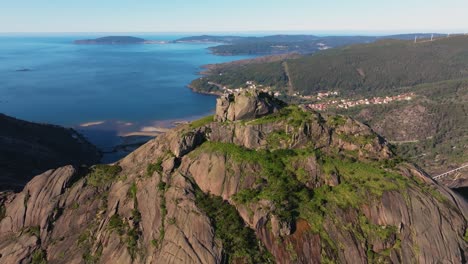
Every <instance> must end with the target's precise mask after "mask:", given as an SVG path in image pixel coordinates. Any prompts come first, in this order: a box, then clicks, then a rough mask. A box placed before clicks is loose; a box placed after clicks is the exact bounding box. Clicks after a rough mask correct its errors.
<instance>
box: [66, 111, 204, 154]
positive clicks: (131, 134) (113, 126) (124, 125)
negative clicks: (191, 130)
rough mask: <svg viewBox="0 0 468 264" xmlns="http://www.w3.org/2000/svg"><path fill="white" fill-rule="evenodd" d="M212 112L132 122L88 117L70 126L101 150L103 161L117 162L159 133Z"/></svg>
mask: <svg viewBox="0 0 468 264" xmlns="http://www.w3.org/2000/svg"><path fill="white" fill-rule="evenodd" d="M212 113H213V111H210V112H208V113H205V114H202V115H195V116H188V117H185V118H175V119H166V120H148V121H140V122H133V123H132V122H126V121H120V120H104V121H102V120H101V121H89V122H85V123H81V124H78V125H75V126H72V127H71V128H72V129H74V130H75V131H76V132H78V133H79V134H81V135H82V136H83V137H84V138H86V140H88V141H89V142H91V143H92V144H93V145H94V146H95V147H96V148H97V149H99V151H101V153H102V154H103V156H102V159H101V163H114V162H116V161H118V160H120V159H122V158H124V157H125V156H127V155H128V154H130V153H131V152H133V151H135V150H136V149H138V148H139V147H141V146H142V145H144V144H146V143H147V142H148V141H150V140H152V139H154V138H156V137H158V136H159V135H161V134H164V133H166V132H167V131H169V130H171V129H173V128H176V127H178V126H182V125H185V124H189V123H190V122H191V121H194V120H197V119H200V118H202V117H204V116H207V115H209V114H212Z"/></svg>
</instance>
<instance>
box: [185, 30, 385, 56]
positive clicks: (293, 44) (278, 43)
mask: <svg viewBox="0 0 468 264" xmlns="http://www.w3.org/2000/svg"><path fill="white" fill-rule="evenodd" d="M376 39H377V37H371V36H330V37H328V36H323V37H319V36H314V35H273V36H264V37H239V36H205V35H203V36H193V37H186V38H182V39H179V40H176V41H183V42H186V41H189V42H213V43H224V44H223V45H219V46H215V47H211V48H210V50H211V51H212V52H213V53H215V54H219V55H240V54H243V55H246V54H284V53H293V52H294V53H303V54H306V53H313V52H315V51H318V50H319V47H320V46H319V45H318V44H319V43H323V44H326V45H328V46H333V47H336V46H342V45H349V44H353V43H364V42H369V41H375V40H376Z"/></svg>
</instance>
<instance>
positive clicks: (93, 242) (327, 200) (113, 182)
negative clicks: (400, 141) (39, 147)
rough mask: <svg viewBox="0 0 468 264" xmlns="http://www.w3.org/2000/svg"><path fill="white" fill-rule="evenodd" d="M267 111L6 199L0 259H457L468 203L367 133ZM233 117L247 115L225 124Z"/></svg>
mask: <svg viewBox="0 0 468 264" xmlns="http://www.w3.org/2000/svg"><path fill="white" fill-rule="evenodd" d="M226 100H228V101H226ZM274 101H275V100H274V99H273V98H272V97H271V96H270V95H268V94H263V93H258V92H253V93H252V92H251V91H244V92H241V93H238V94H234V95H231V96H230V97H226V98H221V99H220V100H219V101H218V109H217V110H218V111H217V116H216V117H207V118H204V119H201V120H198V121H195V122H193V123H191V124H190V125H185V126H180V127H178V128H176V129H174V130H172V131H170V132H168V133H166V134H164V135H162V136H160V137H158V138H156V139H155V140H152V141H150V142H148V143H147V144H145V145H144V146H142V147H141V148H139V149H138V150H136V151H135V152H133V153H132V154H130V155H129V156H127V157H126V158H124V159H122V160H121V161H119V162H117V163H116V164H112V165H97V166H94V167H92V168H90V169H89V170H88V171H86V170H84V169H81V170H77V169H76V168H73V167H71V166H67V167H62V168H59V169H56V170H50V171H48V172H46V173H44V174H42V175H39V176H37V177H35V178H34V179H33V180H32V181H31V182H29V183H28V185H27V186H26V187H25V188H24V190H23V191H22V192H19V193H2V195H1V196H0V201H1V210H0V212H2V214H1V215H0V219H1V220H0V256H1V257H0V261H2V262H4V263H41V261H47V262H48V263H380V262H382V263H385V262H391V263H431V262H435V261H441V262H447V263H463V262H464V261H466V259H467V257H468V255H467V250H466V249H467V241H466V239H467V237H466V229H467V221H466V213H467V212H468V211H467V204H466V202H465V201H463V200H462V199H460V198H459V197H458V196H457V195H456V194H454V193H453V192H451V191H450V190H449V189H447V188H444V187H442V186H440V185H438V184H437V183H436V182H433V181H432V180H431V179H429V178H428V177H427V176H426V175H425V174H424V172H422V171H420V170H419V169H418V168H416V167H415V166H413V165H412V164H409V163H406V162H404V161H401V160H400V159H399V158H398V157H396V156H395V155H394V154H393V153H392V151H391V150H390V148H389V146H388V144H387V142H386V141H385V140H384V139H383V138H381V137H380V136H378V135H377V134H375V133H374V132H373V131H372V130H371V129H370V128H369V127H368V126H366V125H363V124H361V123H359V122H357V121H355V120H353V119H351V118H348V117H344V116H322V115H320V114H318V113H315V112H308V111H305V110H303V109H301V108H299V107H297V106H286V105H282V106H281V107H264V106H266V105H268V106H271V105H272V104H271V102H274ZM245 102H249V103H245ZM252 102H255V103H252ZM242 105H244V106H245V105H248V106H249V107H250V110H249V111H247V112H249V113H250V114H246V115H234V117H233V118H226V115H225V114H226V113H229V112H230V109H236V110H235V111H234V112H236V111H240V112H243V111H241V110H239V109H240V108H242V107H241V106H242ZM226 106H227V107H226ZM258 109H269V110H268V111H257V110H258ZM243 110H246V109H245V108H243ZM251 111H254V112H256V113H261V114H258V115H255V114H253V113H252V112H251ZM214 120H219V121H214ZM464 236H465V238H464ZM70 248H73V249H74V250H70Z"/></svg>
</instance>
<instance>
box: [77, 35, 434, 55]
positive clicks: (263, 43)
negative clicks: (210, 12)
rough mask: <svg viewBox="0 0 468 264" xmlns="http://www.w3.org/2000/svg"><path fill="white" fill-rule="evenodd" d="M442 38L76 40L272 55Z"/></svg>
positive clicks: (123, 37) (202, 36) (119, 37)
mask: <svg viewBox="0 0 468 264" xmlns="http://www.w3.org/2000/svg"><path fill="white" fill-rule="evenodd" d="M431 36H434V37H440V36H442V35H441V34H420V33H415V34H403V35H390V36H323V37H321V36H315V35H272V36H264V37H242V36H212V35H201V36H191V37H185V38H180V39H176V40H173V41H158V40H146V39H142V38H137V37H131V36H108V37H102V38H96V39H84V40H76V41H75V42H74V43H75V44H88V45H90V44H100V45H105V44H107V45H108V44H120V45H123V44H168V43H217V44H221V45H217V46H214V47H210V48H209V49H210V50H211V52H213V53H214V54H216V55H223V56H229V55H273V54H287V53H300V54H310V53H314V52H317V51H320V50H326V49H330V48H336V47H341V46H346V45H352V44H359V43H371V42H375V41H377V40H380V39H388V38H391V39H402V40H408V39H414V38H415V37H416V38H418V39H423V38H430V37H431Z"/></svg>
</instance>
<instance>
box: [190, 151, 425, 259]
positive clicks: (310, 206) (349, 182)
mask: <svg viewBox="0 0 468 264" xmlns="http://www.w3.org/2000/svg"><path fill="white" fill-rule="evenodd" d="M198 151H201V152H217V153H222V154H223V155H226V156H228V157H229V158H230V159H232V160H234V161H237V162H250V163H257V164H259V165H260V166H261V172H260V173H259V176H258V179H257V182H258V183H259V184H258V185H257V187H256V188H255V189H244V190H242V191H240V192H239V193H237V194H236V195H235V196H234V197H233V199H234V201H235V202H236V203H239V204H249V203H252V202H257V201H259V200H261V199H265V200H269V201H271V202H273V203H274V204H275V206H274V208H275V209H274V211H273V214H274V215H276V216H278V217H279V218H280V219H281V221H284V222H289V223H295V222H297V220H298V219H299V218H301V219H305V220H306V221H307V222H308V223H309V225H310V227H311V231H312V232H314V233H318V234H320V236H321V238H322V239H323V241H324V243H325V245H327V246H326V247H329V248H332V249H335V250H338V249H337V245H335V242H334V241H332V240H331V239H330V238H329V236H328V234H327V233H326V232H325V231H324V228H323V227H324V223H325V220H326V219H334V218H335V215H334V213H335V211H336V209H337V208H340V209H342V210H348V209H350V210H357V211H359V210H360V208H361V206H362V205H364V204H368V203H369V202H370V201H373V200H377V199H379V198H380V197H381V196H382V195H383V194H384V193H385V192H387V191H399V190H404V189H406V188H407V187H408V186H409V185H411V184H417V183H415V182H412V181H410V180H409V179H407V178H405V177H403V176H401V175H400V174H399V173H398V172H396V171H393V170H392V168H391V167H389V166H387V164H385V163H383V162H357V161H356V160H355V159H353V158H352V157H346V156H342V155H338V156H326V155H322V154H321V153H320V151H314V150H307V149H302V150H281V149H280V150H274V151H268V150H260V151H254V150H248V149H244V148H242V147H239V146H236V145H233V144H226V143H217V142H205V143H204V144H203V145H202V146H201V147H200V148H199V149H197V150H196V152H198ZM310 157H312V158H314V159H316V160H317V161H318V163H319V164H320V167H321V168H322V173H323V175H324V177H325V178H327V177H328V178H330V177H338V178H339V182H340V183H339V184H338V185H337V186H334V187H331V186H328V185H324V186H322V187H319V188H316V189H314V190H310V189H309V188H307V187H306V186H305V183H306V182H307V181H308V180H309V179H308V177H310V176H309V175H308V173H307V172H305V171H304V169H303V168H302V167H300V166H299V168H295V166H293V165H292V164H295V163H296V162H300V161H301V160H302V159H306V158H310ZM299 164H300V163H299ZM210 204H215V202H214V201H210ZM214 206H216V207H217V208H219V207H221V205H218V204H215V205H214ZM360 220H361V221H362V223H361V224H360V225H359V226H360V227H359V228H358V229H356V230H355V231H353V232H355V233H356V234H358V235H359V236H360V237H362V238H363V239H364V240H365V241H371V240H372V238H373V237H376V238H378V239H387V238H388V237H389V236H390V235H393V234H394V233H395V232H394V231H395V228H394V227H391V226H388V227H381V226H376V225H372V224H370V223H368V222H367V220H365V219H360ZM377 255H378V254H375V256H377ZM377 257H378V256H377Z"/></svg>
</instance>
